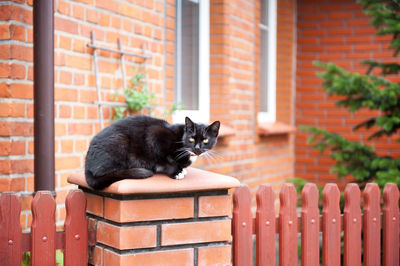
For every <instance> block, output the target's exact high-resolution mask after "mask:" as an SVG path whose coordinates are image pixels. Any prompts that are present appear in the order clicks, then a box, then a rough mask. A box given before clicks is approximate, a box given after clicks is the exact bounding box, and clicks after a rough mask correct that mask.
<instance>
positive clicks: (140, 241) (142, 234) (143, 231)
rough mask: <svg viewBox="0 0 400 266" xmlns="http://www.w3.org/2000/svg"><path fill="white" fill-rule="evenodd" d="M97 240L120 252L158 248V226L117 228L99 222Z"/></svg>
mask: <svg viewBox="0 0 400 266" xmlns="http://www.w3.org/2000/svg"><path fill="white" fill-rule="evenodd" d="M96 240H97V241H98V242H100V243H103V244H105V245H107V246H111V247H114V248H116V249H119V250H124V249H136V248H150V247H155V246H156V241H157V226H156V225H144V226H123V227H120V226H115V225H111V224H108V223H106V222H98V224H97V237H96Z"/></svg>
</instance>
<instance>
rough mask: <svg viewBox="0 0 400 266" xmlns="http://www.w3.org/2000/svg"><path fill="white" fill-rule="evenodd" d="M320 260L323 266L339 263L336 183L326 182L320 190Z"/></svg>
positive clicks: (338, 198)
mask: <svg viewBox="0 0 400 266" xmlns="http://www.w3.org/2000/svg"><path fill="white" fill-rule="evenodd" d="M322 199H323V200H322V202H323V209H322V224H323V226H322V228H323V229H322V235H323V241H322V249H323V251H322V261H323V265H325V266H331V265H332V266H339V265H340V231H341V230H340V229H341V228H340V207H339V201H340V191H339V189H338V187H337V185H336V184H333V183H329V184H326V185H325V187H324V190H323V192H322Z"/></svg>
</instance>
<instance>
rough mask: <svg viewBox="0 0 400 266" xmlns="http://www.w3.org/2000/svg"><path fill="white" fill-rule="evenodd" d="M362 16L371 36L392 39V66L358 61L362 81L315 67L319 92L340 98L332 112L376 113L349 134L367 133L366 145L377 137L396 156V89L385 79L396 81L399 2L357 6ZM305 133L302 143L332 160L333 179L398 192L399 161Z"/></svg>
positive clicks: (364, 1) (331, 67)
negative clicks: (391, 145)
mask: <svg viewBox="0 0 400 266" xmlns="http://www.w3.org/2000/svg"><path fill="white" fill-rule="evenodd" d="M359 3H360V4H361V5H362V7H363V10H364V13H365V14H367V15H368V16H370V17H371V24H372V25H373V26H374V27H375V28H376V29H377V33H376V34H377V35H390V36H392V39H391V42H390V45H389V47H388V48H389V49H391V50H393V61H392V62H377V61H370V60H366V61H362V62H361V63H362V64H364V65H367V66H368V71H367V73H366V74H365V75H361V74H359V73H351V72H348V71H346V70H344V69H343V68H340V67H338V66H337V65H335V64H330V63H322V62H315V63H314V64H315V65H316V66H317V67H319V68H322V69H323V71H324V72H322V73H318V76H319V77H321V78H322V79H323V82H322V88H323V89H324V90H325V91H326V92H327V93H328V94H329V95H338V96H341V97H340V98H341V100H338V101H336V104H337V106H342V107H345V108H347V109H348V110H349V112H354V113H355V115H357V111H359V110H361V109H365V108H368V109H370V110H378V111H379V112H375V113H377V116H376V117H371V118H369V119H367V120H365V121H363V122H362V123H360V124H357V125H356V126H355V127H354V128H353V130H354V131H356V130H357V129H360V128H367V129H371V132H372V133H371V134H370V136H369V139H371V140H374V139H378V138H381V137H383V136H388V137H391V138H392V139H394V140H396V141H397V144H398V147H399V150H400V138H399V137H398V135H397V133H398V131H399V129H400V84H399V83H395V82H391V81H390V78H389V79H388V76H389V75H399V74H400V65H399V62H400V60H399V56H398V55H399V51H400V1H399V0H387V1H382V0H361V1H359ZM303 129H305V130H307V131H308V132H310V133H311V136H310V138H309V139H308V143H309V144H311V145H312V147H313V148H315V149H319V150H321V152H323V151H325V150H326V149H330V151H331V152H330V156H331V158H332V159H334V160H335V164H334V165H333V166H332V169H331V171H332V172H333V173H336V174H337V176H338V178H341V177H344V176H347V175H350V176H352V177H354V178H355V180H356V182H358V183H360V184H361V185H364V184H365V183H366V182H371V181H374V182H376V183H377V184H378V185H380V186H383V185H384V184H386V183H388V182H393V183H396V184H397V185H398V186H400V158H393V157H391V156H390V155H384V156H382V155H378V154H377V153H376V152H375V150H374V148H373V147H372V146H369V145H367V144H364V143H361V142H354V141H349V140H347V139H346V138H344V137H342V136H341V135H339V134H336V133H331V132H328V131H326V130H323V129H320V128H317V127H309V126H307V127H303Z"/></svg>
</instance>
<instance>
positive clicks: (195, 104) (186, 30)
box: [179, 0, 199, 110]
mask: <svg viewBox="0 0 400 266" xmlns="http://www.w3.org/2000/svg"><path fill="white" fill-rule="evenodd" d="M181 10H182V12H181V14H182V18H181V27H182V28H181V29H182V31H181V32H182V35H181V53H180V58H179V60H180V64H181V68H180V69H181V74H180V78H181V83H180V84H181V90H180V91H181V93H182V95H181V97H180V98H181V101H182V103H183V105H184V106H185V109H187V110H197V109H199V99H198V98H199V5H198V4H197V3H194V2H192V1H189V0H182V9H181Z"/></svg>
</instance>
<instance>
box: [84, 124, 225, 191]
mask: <svg viewBox="0 0 400 266" xmlns="http://www.w3.org/2000/svg"><path fill="white" fill-rule="evenodd" d="M219 127H220V122H219V121H215V122H214V123H212V124H211V125H209V126H207V125H203V124H196V123H193V122H192V121H191V120H190V119H189V118H188V117H186V119H185V124H184V125H182V124H173V125H171V124H169V123H168V122H166V121H164V120H161V119H156V118H152V117H148V116H132V117H127V118H124V119H122V120H119V121H117V122H115V123H113V124H111V125H110V126H109V127H106V128H105V129H103V130H102V131H100V132H99V133H98V134H97V135H96V136H94V138H93V140H92V141H91V143H90V146H89V150H88V152H87V155H86V163H85V176H86V182H87V183H88V185H89V186H91V187H92V188H94V189H103V188H105V187H107V186H109V185H111V184H112V183H114V182H116V181H119V180H122V179H126V178H132V179H140V178H147V177H150V176H152V175H153V174H155V173H162V174H166V175H168V176H169V177H171V178H173V179H182V178H183V177H184V176H185V174H186V170H185V169H184V168H186V167H188V166H189V165H190V164H191V163H192V162H194V160H195V159H197V156H199V155H201V154H203V153H206V152H207V151H209V150H210V149H212V148H213V147H214V146H215V144H216V143H217V138H218V131H219Z"/></svg>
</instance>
